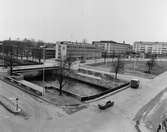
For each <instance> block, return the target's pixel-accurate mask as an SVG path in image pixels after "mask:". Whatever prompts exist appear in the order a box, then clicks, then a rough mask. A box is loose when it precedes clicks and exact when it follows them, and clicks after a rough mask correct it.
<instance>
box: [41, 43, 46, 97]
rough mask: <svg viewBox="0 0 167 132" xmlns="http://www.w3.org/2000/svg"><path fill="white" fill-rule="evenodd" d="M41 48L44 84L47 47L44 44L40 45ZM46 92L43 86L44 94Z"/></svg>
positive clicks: (43, 79) (43, 80)
mask: <svg viewBox="0 0 167 132" xmlns="http://www.w3.org/2000/svg"><path fill="white" fill-rule="evenodd" d="M40 48H42V49H43V72H42V73H43V76H42V82H43V84H44V82H45V48H46V45H43V46H40ZM44 93H45V87H44V88H43V95H44Z"/></svg>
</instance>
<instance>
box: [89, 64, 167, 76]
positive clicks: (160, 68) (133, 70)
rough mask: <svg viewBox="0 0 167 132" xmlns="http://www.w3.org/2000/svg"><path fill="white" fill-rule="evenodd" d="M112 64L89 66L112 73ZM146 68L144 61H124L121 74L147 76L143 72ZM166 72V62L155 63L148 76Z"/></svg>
mask: <svg viewBox="0 0 167 132" xmlns="http://www.w3.org/2000/svg"><path fill="white" fill-rule="evenodd" d="M112 64H113V62H107V64H105V63H104V62H101V63H96V64H91V66H94V67H97V68H103V69H104V70H105V71H112V72H113V70H112V69H113V68H112ZM147 69H148V67H147V66H146V61H136V62H133V61H124V70H123V71H122V72H121V73H124V74H126V73H128V74H138V75H139V74H140V75H142V74H143V75H149V74H146V73H145V72H146V71H147ZM166 70H167V61H156V64H155V66H154V67H153V69H152V71H151V74H150V75H159V74H161V73H163V72H164V71H166Z"/></svg>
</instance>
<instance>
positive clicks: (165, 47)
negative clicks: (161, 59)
mask: <svg viewBox="0 0 167 132" xmlns="http://www.w3.org/2000/svg"><path fill="white" fill-rule="evenodd" d="M133 50H134V51H135V52H137V53H150V54H167V42H144V41H137V42H134V44H133Z"/></svg>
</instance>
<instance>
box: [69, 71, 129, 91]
mask: <svg viewBox="0 0 167 132" xmlns="http://www.w3.org/2000/svg"><path fill="white" fill-rule="evenodd" d="M85 75H86V74H85ZM69 77H70V78H72V79H75V80H78V81H81V82H84V83H88V84H90V85H93V86H96V87H97V88H100V89H104V90H108V89H112V88H113V87H112V86H113V82H111V81H106V80H104V79H96V78H91V77H88V76H82V75H80V74H77V73H73V74H70V76H69ZM115 83H118V82H115ZM119 83H120V85H122V84H124V83H126V82H119Z"/></svg>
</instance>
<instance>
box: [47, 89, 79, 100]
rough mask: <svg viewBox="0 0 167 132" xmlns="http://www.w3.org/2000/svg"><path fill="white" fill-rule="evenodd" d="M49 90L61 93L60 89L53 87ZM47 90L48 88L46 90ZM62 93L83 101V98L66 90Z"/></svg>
mask: <svg viewBox="0 0 167 132" xmlns="http://www.w3.org/2000/svg"><path fill="white" fill-rule="evenodd" d="M48 88H52V89H56V90H57V91H60V89H59V88H56V87H53V86H50V87H48ZM46 89H47V88H46ZM62 91H63V93H66V94H68V95H70V96H72V97H74V98H77V99H79V100H81V98H82V97H81V96H80V95H77V94H73V93H72V92H69V91H66V90H63V89H62Z"/></svg>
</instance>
